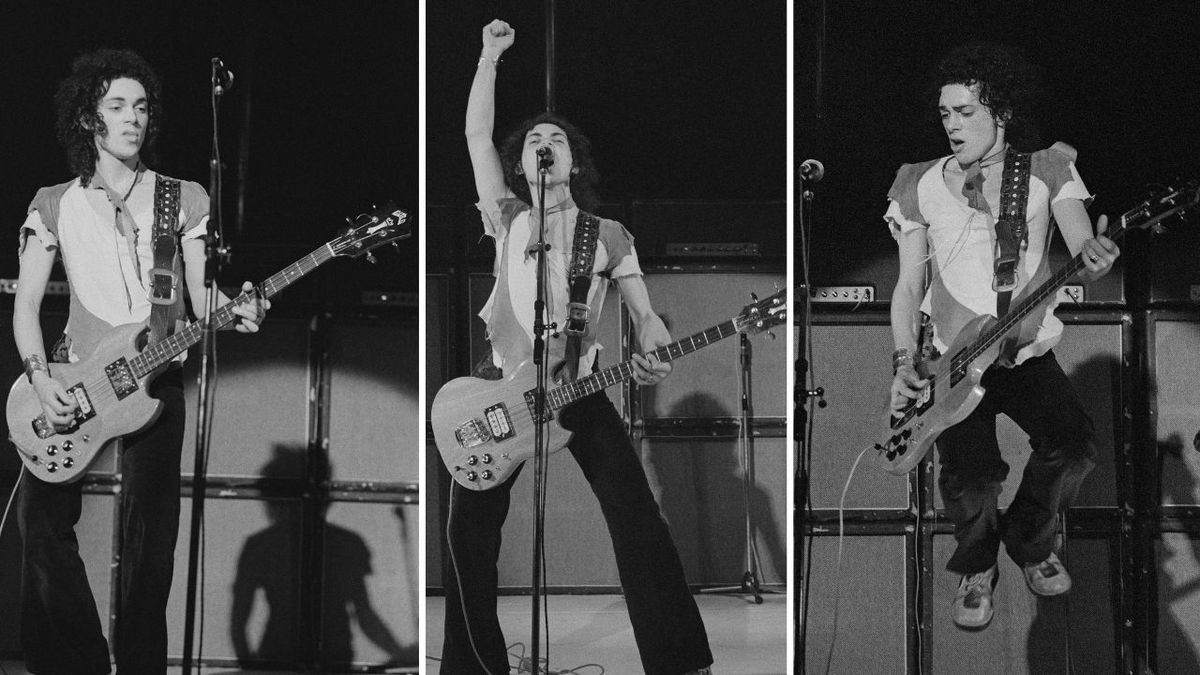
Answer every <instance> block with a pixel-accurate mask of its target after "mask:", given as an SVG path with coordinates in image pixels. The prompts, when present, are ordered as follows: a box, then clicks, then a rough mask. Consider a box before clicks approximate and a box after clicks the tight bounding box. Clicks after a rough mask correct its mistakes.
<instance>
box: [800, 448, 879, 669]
mask: <svg viewBox="0 0 1200 675" xmlns="http://www.w3.org/2000/svg"><path fill="white" fill-rule="evenodd" d="M874 449H875V446H874V445H868V446H866V447H864V448H863V449H862V450H860V451H859V453H858V457H855V458H854V464H852V465H851V466H850V475H849V476H846V484H845V485H843V486H842V497H841V499H840V500H838V552H837V563H836V564H835V566H834V571H833V578H834V582H833V584H834V586H833V633H832V636H831V637H830V639H829V653H828V655H827V656H826V658H825V673H826V675H829V673H831V672H832V670H831V668H832V666H833V650H834V647H835V646H836V645H837V632H838V618H839V613H840V609H841V600H842V552H843V548H844V545H845V542H846V493H847V492H849V491H850V481H852V480H854V472H855V471H856V470H857V469H858V464H859V462H861V461H862V458H863V455H866V454H867V451H868V450H874ZM809 539H810V540H811V537H810V538H809ZM809 560H810V561H811V560H812V558H811V556H810V557H809Z"/></svg>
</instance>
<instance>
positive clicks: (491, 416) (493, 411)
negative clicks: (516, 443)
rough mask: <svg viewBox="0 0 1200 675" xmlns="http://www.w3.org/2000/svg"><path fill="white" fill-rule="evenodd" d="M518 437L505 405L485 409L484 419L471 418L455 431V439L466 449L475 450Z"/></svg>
mask: <svg viewBox="0 0 1200 675" xmlns="http://www.w3.org/2000/svg"><path fill="white" fill-rule="evenodd" d="M516 435H517V432H516V430H515V429H513V425H512V418H511V417H509V415H508V407H507V406H505V405H504V404H503V403H497V404H496V405H493V406H489V407H488V408H485V409H484V411H483V419H478V418H471V419H469V420H467V421H466V422H463V423H462V424H460V425H458V428H456V429H455V430H454V437H455V438H456V439H457V440H458V444H459V445H461V446H462V447H464V448H473V447H475V446H477V445H483V444H484V443H487V442H489V441H497V442H499V441H503V440H504V439H506V438H512V437H513V436H516Z"/></svg>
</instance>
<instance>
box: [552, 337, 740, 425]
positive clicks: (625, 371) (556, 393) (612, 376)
mask: <svg viewBox="0 0 1200 675" xmlns="http://www.w3.org/2000/svg"><path fill="white" fill-rule="evenodd" d="M737 333H738V324H737V320H736V319H730V320H729V321H726V322H725V323H722V324H719V325H716V326H713V327H712V328H709V329H708V330H704V331H701V332H699V333H696V334H695V335H692V336H690V337H686V338H684V339H682V340H678V341H676V342H672V343H671V344H669V345H665V346H663V347H659V348H658V349H655V350H654V351H652V352H649V353H650V354H653V355H654V356H655V357H656V358H657V359H658V360H659V361H663V362H670V361H674V360H675V359H677V358H679V357H681V356H685V355H687V354H691V353H692V352H694V351H696V350H699V349H702V348H704V347H707V346H708V345H711V344H713V343H714V342H717V341H720V340H724V339H725V338H727V337H729V336H730V335H736V334H737ZM633 372H634V370H633V361H624V362H622V363H618V364H617V365H615V366H609V367H608V368H605V369H603V370H599V371H597V372H594V373H592V374H590V375H587V376H585V377H581V378H579V379H578V380H575V381H574V382H571V383H570V384H564V385H562V386H561V387H556V388H555V389H551V390H550V391H549V392H548V393H547V394H546V399H547V404H548V405H549V406H550V409H551V410H558V409H560V408H563V407H565V406H567V405H569V404H571V403H574V402H575V401H578V400H579V399H581V398H583V397H584V396H587V395H589V394H594V393H596V392H598V391H603V390H604V389H607V388H608V387H611V386H612V385H614V384H618V383H620V382H624V381H625V380H628V379H631V378H632V377H633Z"/></svg>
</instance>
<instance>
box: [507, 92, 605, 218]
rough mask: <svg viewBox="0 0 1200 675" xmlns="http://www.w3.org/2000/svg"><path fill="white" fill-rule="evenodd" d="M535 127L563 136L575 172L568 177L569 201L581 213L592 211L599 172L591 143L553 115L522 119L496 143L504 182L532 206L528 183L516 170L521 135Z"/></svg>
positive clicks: (576, 130) (518, 165) (568, 124)
mask: <svg viewBox="0 0 1200 675" xmlns="http://www.w3.org/2000/svg"><path fill="white" fill-rule="evenodd" d="M539 124H553V125H555V126H557V127H558V128H560V129H562V130H563V133H565V134H566V135H567V144H568V145H570V146H571V158H572V163H573V168H574V169H576V170H577V171H576V173H573V174H572V175H571V198H572V199H574V200H575V203H576V204H577V205H579V208H581V209H583V210H584V211H594V210H595V209H596V206H597V205H598V204H599V202H600V198H599V196H598V195H597V194H596V183H598V182H600V172H599V171H597V170H596V165H595V163H594V162H593V160H592V142H591V141H589V140H588V138H587V136H584V135H583V132H582V131H580V130H579V127H577V126H575V125H574V124H571V123H570V122H568V121H567V120H566V119H565V118H563V117H562V116H561V115H558V114H556V113H552V112H544V113H542V114H540V115H538V116H536V117H531V118H529V119H527V120H525V121H524V122H522V123H521V124H520V125H518V126H517V128H516V129H515V130H513V132H512V133H511V134H509V135H508V137H507V138H505V139H504V142H503V143H501V144H500V163H501V164H502V165H503V167H504V182H505V183H506V184H507V185H508V188H509V189H510V190H512V191H513V194H515V195H517V196H518V197H520V198H521V199H523V200H524V201H525V203H527V204H532V203H533V200H532V199H531V198H530V196H529V183H528V182H526V179H525V176H524V175H523V174H521V173H519V172H518V170H519V169H520V168H521V148H522V147H524V145H525V136H526V134H528V133H529V132H530V131H531V130H532V129H533V128H534V127H536V126H537V125H539Z"/></svg>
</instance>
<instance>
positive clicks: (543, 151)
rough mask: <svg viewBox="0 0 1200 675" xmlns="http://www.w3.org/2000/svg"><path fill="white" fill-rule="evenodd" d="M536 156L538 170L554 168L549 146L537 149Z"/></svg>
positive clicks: (552, 154) (552, 153)
mask: <svg viewBox="0 0 1200 675" xmlns="http://www.w3.org/2000/svg"><path fill="white" fill-rule="evenodd" d="M537 156H538V168H539V169H549V168H550V167H552V166H554V150H553V149H552V148H551V147H550V146H548V145H543V146H542V147H540V148H538V149H537Z"/></svg>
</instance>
